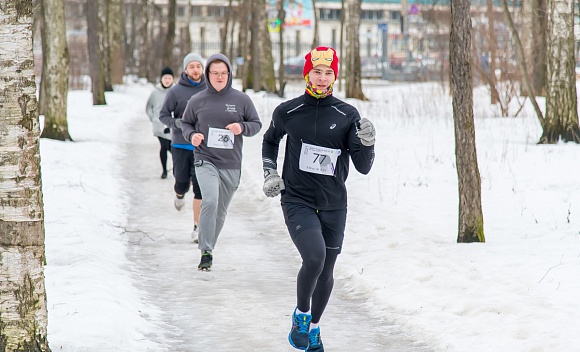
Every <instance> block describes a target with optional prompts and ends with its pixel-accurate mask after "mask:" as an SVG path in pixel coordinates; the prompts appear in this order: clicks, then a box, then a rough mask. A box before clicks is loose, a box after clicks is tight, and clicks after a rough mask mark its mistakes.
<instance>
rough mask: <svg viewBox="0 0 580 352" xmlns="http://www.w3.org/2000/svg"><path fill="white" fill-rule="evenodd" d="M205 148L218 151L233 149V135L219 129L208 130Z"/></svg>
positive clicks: (230, 132) (211, 128)
mask: <svg viewBox="0 0 580 352" xmlns="http://www.w3.org/2000/svg"><path fill="white" fill-rule="evenodd" d="M207 146H208V147H210V148H219V149H234V133H233V132H232V131H230V130H226V129H221V128H213V127H210V128H209V133H208V136H207Z"/></svg>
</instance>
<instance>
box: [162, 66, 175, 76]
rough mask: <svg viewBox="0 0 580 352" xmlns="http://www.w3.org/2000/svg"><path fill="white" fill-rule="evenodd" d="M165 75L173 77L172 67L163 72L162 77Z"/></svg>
mask: <svg viewBox="0 0 580 352" xmlns="http://www.w3.org/2000/svg"><path fill="white" fill-rule="evenodd" d="M165 75H172V76H173V70H172V69H171V67H169V66H167V67H165V68H164V69H163V70H161V77H163V76H165Z"/></svg>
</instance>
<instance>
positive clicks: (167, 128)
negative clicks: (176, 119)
mask: <svg viewBox="0 0 580 352" xmlns="http://www.w3.org/2000/svg"><path fill="white" fill-rule="evenodd" d="M169 132H171V129H170V128H169V127H165V129H164V130H163V133H169Z"/></svg>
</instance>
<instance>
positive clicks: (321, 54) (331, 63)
mask: <svg viewBox="0 0 580 352" xmlns="http://www.w3.org/2000/svg"><path fill="white" fill-rule="evenodd" d="M304 58H305V59H306V62H305V63H304V70H302V76H303V77H304V78H306V75H308V72H310V70H312V68H313V67H314V66H318V65H325V66H328V67H330V68H331V69H332V70H333V71H334V76H335V77H338V56H336V51H335V50H334V49H333V48H329V47H326V46H319V47H317V48H315V49H312V51H311V52H309V53H308V54H306V56H305V57H304Z"/></svg>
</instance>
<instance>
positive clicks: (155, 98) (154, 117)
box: [145, 83, 171, 140]
mask: <svg viewBox="0 0 580 352" xmlns="http://www.w3.org/2000/svg"><path fill="white" fill-rule="evenodd" d="M169 88H170V87H168V88H165V87H163V86H162V85H161V83H157V84H156V85H155V89H154V90H153V91H152V92H151V95H149V99H147V105H146V106H145V112H147V116H148V117H149V120H150V121H151V123H152V129H153V135H154V136H156V137H161V138H165V139H168V140H171V132H167V133H165V132H164V131H165V129H166V128H167V126H166V125H165V124H164V123H163V122H161V121H160V120H159V111H160V110H161V107H162V106H163V101H164V100H165V94H166V93H167V91H168V90H169Z"/></svg>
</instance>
